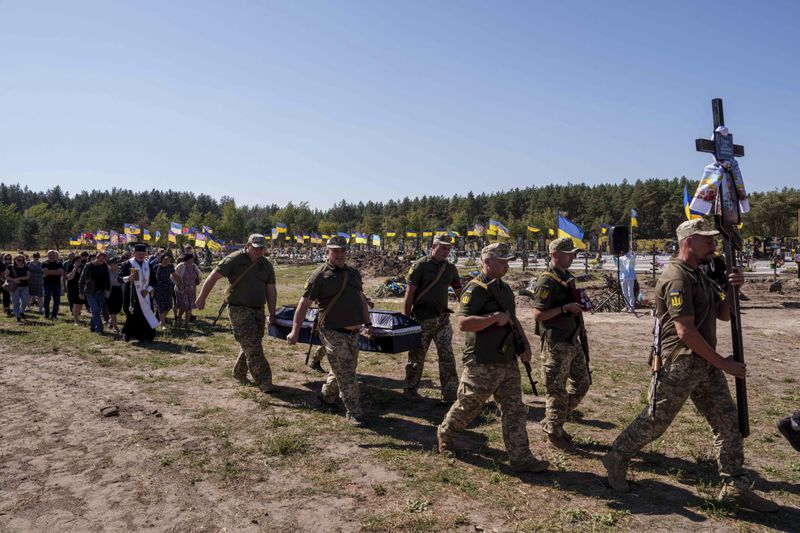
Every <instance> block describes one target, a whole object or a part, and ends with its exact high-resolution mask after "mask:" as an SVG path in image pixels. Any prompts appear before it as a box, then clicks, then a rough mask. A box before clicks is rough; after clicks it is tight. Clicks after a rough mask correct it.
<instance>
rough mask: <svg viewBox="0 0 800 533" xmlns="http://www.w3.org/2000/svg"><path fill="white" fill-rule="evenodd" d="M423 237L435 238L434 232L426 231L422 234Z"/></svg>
mask: <svg viewBox="0 0 800 533" xmlns="http://www.w3.org/2000/svg"><path fill="white" fill-rule="evenodd" d="M422 236H423V237H433V232H432V231H431V230H429V229H426V230H425V231H423V232H422Z"/></svg>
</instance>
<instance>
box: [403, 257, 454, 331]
mask: <svg viewBox="0 0 800 533" xmlns="http://www.w3.org/2000/svg"><path fill="white" fill-rule="evenodd" d="M440 268H443V269H444V272H443V273H442V275H441V276H440V277H439V279H438V281H436V284H435V285H434V286H433V287H431V288H430V289H428V287H429V286H430V285H431V283H433V280H435V279H436V276H438V275H439V269H440ZM408 282H409V283H410V284H411V285H413V286H414V287H416V292H415V293H414V298H415V301H414V306H413V307H412V312H411V314H412V316H413V317H414V318H415V319H417V320H425V319H426V318H434V317H437V316H439V315H441V314H442V313H446V312H447V296H448V294H447V292H448V291H447V289H448V287H450V286H453V287H456V288H458V287H459V286H460V284H461V278H460V277H459V276H458V269H457V268H456V266H455V265H454V264H452V263H451V262H449V261H442V262H441V263H440V262H438V261H436V260H435V259H434V258H433V257H432V256H430V255H427V256H425V257H422V258H420V259H417V260H416V261H415V262H414V264H413V265H411V268H410V269H409V271H408ZM422 291H426V292H425V294H423V295H422V297H421V298H419V297H418V295H419V294H421V293H422Z"/></svg>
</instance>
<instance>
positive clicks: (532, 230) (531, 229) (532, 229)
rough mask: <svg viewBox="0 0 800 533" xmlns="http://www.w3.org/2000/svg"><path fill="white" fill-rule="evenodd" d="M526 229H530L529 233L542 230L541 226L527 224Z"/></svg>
mask: <svg viewBox="0 0 800 533" xmlns="http://www.w3.org/2000/svg"><path fill="white" fill-rule="evenodd" d="M528 231H530V232H531V233H539V232H540V231H542V228H540V227H539V226H530V225H529V226H528Z"/></svg>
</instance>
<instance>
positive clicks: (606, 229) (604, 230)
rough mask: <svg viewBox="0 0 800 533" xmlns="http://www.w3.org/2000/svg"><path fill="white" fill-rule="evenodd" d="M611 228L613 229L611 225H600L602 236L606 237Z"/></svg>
mask: <svg viewBox="0 0 800 533" xmlns="http://www.w3.org/2000/svg"><path fill="white" fill-rule="evenodd" d="M610 227H611V225H609V224H600V233H601V234H602V235H605V234H606V233H608V228H610Z"/></svg>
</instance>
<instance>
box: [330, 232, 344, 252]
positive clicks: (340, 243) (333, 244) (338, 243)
mask: <svg viewBox="0 0 800 533" xmlns="http://www.w3.org/2000/svg"><path fill="white" fill-rule="evenodd" d="M325 246H326V247H328V248H344V249H347V239H345V238H344V237H342V236H341V235H334V236H333V237H331V238H330V239H328V242H327V243H326V244H325Z"/></svg>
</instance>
